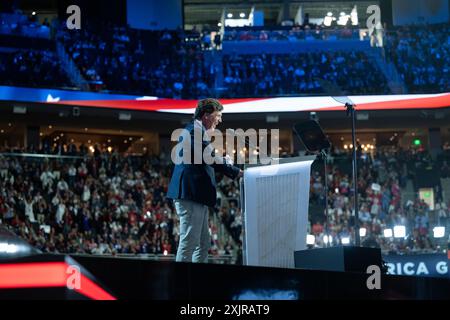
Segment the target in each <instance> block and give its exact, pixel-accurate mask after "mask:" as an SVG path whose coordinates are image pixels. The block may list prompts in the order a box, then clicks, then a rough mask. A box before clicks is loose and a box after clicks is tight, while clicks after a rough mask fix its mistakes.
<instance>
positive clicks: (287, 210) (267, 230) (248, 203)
mask: <svg viewBox="0 0 450 320" xmlns="http://www.w3.org/2000/svg"><path fill="white" fill-rule="evenodd" d="M315 158H316V156H307V157H296V158H285V159H279V163H278V164H272V165H248V166H246V167H245V170H244V178H243V181H242V179H241V182H240V187H241V207H242V211H243V212H242V217H243V220H244V221H243V226H244V239H243V260H244V261H243V263H244V265H251V266H264V267H281V268H295V265H294V252H295V251H297V250H304V249H306V229H307V223H308V205H309V186H310V173H311V164H312V162H313V161H314V159H315Z"/></svg>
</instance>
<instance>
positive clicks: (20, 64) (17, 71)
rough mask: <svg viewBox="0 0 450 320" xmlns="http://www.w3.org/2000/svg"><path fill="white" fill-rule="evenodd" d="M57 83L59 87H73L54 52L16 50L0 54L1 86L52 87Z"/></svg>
mask: <svg viewBox="0 0 450 320" xmlns="http://www.w3.org/2000/svg"><path fill="white" fill-rule="evenodd" d="M55 83H57V84H58V86H59V87H73V84H72V82H71V81H70V79H69V77H68V75H67V73H66V72H65V71H64V69H63V68H62V66H61V62H60V60H59V59H58V56H57V54H56V53H55V52H54V51H51V50H34V49H25V50H20V49H15V50H12V51H6V52H0V84H2V85H10V86H13V85H20V86H29V87H43V86H47V87H48V86H50V87H52V86H54V85H55Z"/></svg>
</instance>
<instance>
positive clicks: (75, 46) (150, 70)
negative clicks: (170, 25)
mask: <svg viewBox="0 0 450 320" xmlns="http://www.w3.org/2000/svg"><path fill="white" fill-rule="evenodd" d="M188 38H189V35H186V34H185V33H184V31H182V30H176V31H167V30H165V31H148V30H135V29H131V28H129V27H125V26H123V27H119V26H115V25H104V26H87V27H85V28H83V29H81V30H79V31H78V32H68V31H65V30H64V29H62V31H61V32H59V34H58V39H60V40H61V41H62V42H63V43H64V45H65V47H66V50H67V52H68V53H69V55H70V57H71V58H72V59H73V61H74V62H75V63H76V65H77V66H78V67H79V69H80V70H81V72H82V75H83V76H84V77H85V79H86V80H87V82H88V83H89V84H90V88H91V89H92V90H97V91H98V90H108V91H114V92H123V93H129V94H145V95H152V96H158V97H167V98H178V99H181V98H188V97H206V96H207V95H208V94H209V89H210V88H211V86H212V84H213V83H214V80H215V69H214V68H211V66H210V65H209V64H207V63H206V62H205V58H204V54H203V53H202V50H201V42H200V39H199V38H197V39H196V40H194V41H186V39H188Z"/></svg>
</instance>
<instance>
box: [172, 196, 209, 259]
mask: <svg viewBox="0 0 450 320" xmlns="http://www.w3.org/2000/svg"><path fill="white" fill-rule="evenodd" d="M174 204H175V209H176V210H177V214H178V216H179V217H180V243H179V245H178V251H177V257H176V261H182V262H191V261H192V262H204V263H207V262H208V250H209V246H210V238H209V225H208V215H209V208H208V206H206V205H204V204H200V203H197V202H194V201H190V200H181V199H178V200H174Z"/></svg>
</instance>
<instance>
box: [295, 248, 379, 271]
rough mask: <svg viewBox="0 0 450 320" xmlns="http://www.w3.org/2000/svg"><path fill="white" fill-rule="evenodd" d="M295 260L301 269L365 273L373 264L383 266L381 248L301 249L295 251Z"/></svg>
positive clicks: (296, 265)
mask: <svg viewBox="0 0 450 320" xmlns="http://www.w3.org/2000/svg"><path fill="white" fill-rule="evenodd" d="M294 260H295V267H296V268H299V269H312V270H327V271H342V272H346V271H351V272H362V273H365V272H366V270H367V268H368V267H369V266H371V265H372V266H373V265H375V266H377V267H379V268H380V270H381V269H382V268H383V264H382V259H381V250H380V249H379V248H365V247H353V246H337V247H330V248H317V249H310V250H300V251H295V252H294Z"/></svg>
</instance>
